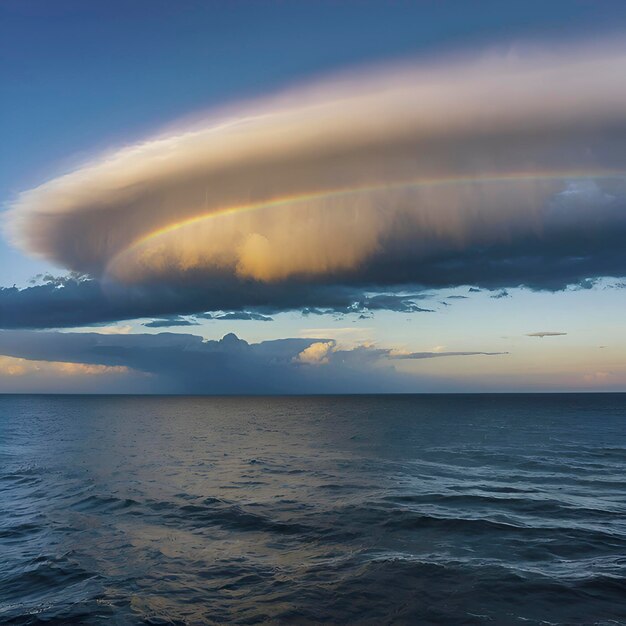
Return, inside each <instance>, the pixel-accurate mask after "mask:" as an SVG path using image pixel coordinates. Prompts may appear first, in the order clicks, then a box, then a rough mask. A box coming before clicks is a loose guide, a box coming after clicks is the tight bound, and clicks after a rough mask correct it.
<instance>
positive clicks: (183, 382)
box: [0, 330, 495, 394]
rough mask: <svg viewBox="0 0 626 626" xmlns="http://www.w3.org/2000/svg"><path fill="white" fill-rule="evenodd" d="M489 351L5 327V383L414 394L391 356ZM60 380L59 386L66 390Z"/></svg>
mask: <svg viewBox="0 0 626 626" xmlns="http://www.w3.org/2000/svg"><path fill="white" fill-rule="evenodd" d="M487 354H495V353H481V352H472V353H466V352H449V353H410V354H398V353H394V352H392V351H391V350H388V349H383V348H375V347H371V346H359V347H357V348H353V349H339V348H338V347H337V344H336V342H335V341H333V340H331V339H328V340H325V341H320V340H319V339H307V338H290V339H279V340H275V341H264V342H261V343H257V344H250V343H248V342H246V341H244V340H242V339H239V338H238V337H236V336H235V335H234V334H228V335H226V336H224V337H223V338H222V339H221V340H219V341H206V340H203V339H202V337H198V336H195V335H188V334H175V333H160V334H156V335H147V334H145V335H103V334H98V333H60V332H50V331H25V330H21V331H6V330H5V331H0V355H2V356H0V388H4V389H8V390H10V389H11V387H10V385H11V381H9V382H7V380H6V379H8V377H11V378H12V379H14V378H15V377H19V376H22V375H25V374H27V373H29V372H31V373H32V371H33V369H34V370H35V371H37V372H39V373H44V374H45V373H46V372H48V374H51V373H52V374H59V373H60V374H62V375H63V376H64V377H65V378H68V377H69V378H71V374H76V375H77V376H82V377H83V378H84V377H85V376H91V377H92V378H93V377H94V376H96V375H97V376H99V377H100V378H101V377H102V376H104V375H109V376H111V375H115V376H117V377H119V376H120V374H121V373H123V372H128V373H129V376H130V377H131V378H130V383H128V381H126V383H125V390H127V391H132V390H133V387H132V384H135V385H137V384H140V385H141V387H140V389H141V390H142V391H152V392H156V393H215V394H220V393H332V392H337V393H343V392H351V393H356V392H368V391H369V392H384V391H412V390H415V388H416V384H417V382H418V381H417V380H416V379H415V377H413V376H409V375H407V374H403V373H401V372H399V371H397V370H396V369H395V368H394V367H393V362H394V360H396V359H424V358H430V357H444V356H448V357H455V356H465V355H476V356H479V355H487ZM42 364H43V365H42ZM3 368H4V370H3ZM11 368H12V369H11ZM16 368H17V369H16ZM29 368H30V369H29ZM138 375H140V376H141V377H142V378H140V379H138V378H137V376H138ZM3 377H4V378H3ZM133 377H134V378H133ZM55 380H57V379H56V378H55ZM137 381H139V382H137ZM122 383H124V381H122ZM58 384H59V387H58V389H64V387H63V385H62V384H61V383H60V382H59V383H58ZM129 384H131V386H130V387H129ZM58 389H57V390H58Z"/></svg>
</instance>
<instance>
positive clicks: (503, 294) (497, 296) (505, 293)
mask: <svg viewBox="0 0 626 626" xmlns="http://www.w3.org/2000/svg"><path fill="white" fill-rule="evenodd" d="M489 297H490V298H494V299H496V300H499V299H500V298H510V297H511V296H510V294H509V292H508V291H507V290H506V289H502V290H501V291H499V292H498V293H494V294H493V295H492V296H489Z"/></svg>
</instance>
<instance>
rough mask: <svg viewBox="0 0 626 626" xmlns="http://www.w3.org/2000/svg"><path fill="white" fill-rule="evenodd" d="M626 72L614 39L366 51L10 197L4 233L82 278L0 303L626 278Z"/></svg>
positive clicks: (299, 299) (274, 301) (330, 295)
mask: <svg viewBox="0 0 626 626" xmlns="http://www.w3.org/2000/svg"><path fill="white" fill-rule="evenodd" d="M625 71H626V46H625V45H624V44H623V42H621V41H617V42H616V43H603V44H602V43H598V42H592V43H591V44H588V45H584V46H578V47H574V48H566V47H561V48H555V49H553V50H551V51H546V50H543V51H542V50H538V49H531V48H527V49H523V48H518V49H517V50H516V53H515V54H511V53H510V51H507V53H506V54H499V53H497V52H491V53H489V54H482V55H474V56H471V55H466V56H464V57H459V58H454V59H443V60H441V61H439V62H435V61H431V62H429V63H427V64H421V65H416V64H405V65H398V66H392V67H386V68H378V69H374V70H369V71H367V72H365V71H364V72H354V73H352V74H350V75H344V76H339V77H334V78H331V79H328V80H326V81H325V82H320V83H318V84H313V85H308V86H303V87H300V88H297V89H294V90H291V91H287V92H285V93H282V94H279V95H276V96H274V97H271V98H266V99H264V100H261V101H257V102H253V103H249V104H247V105H242V106H239V107H231V108H230V109H229V110H224V111H221V112H217V113H215V114H213V115H211V116H207V117H206V118H205V119H204V120H203V121H202V122H198V123H196V124H194V125H192V126H188V127H185V128H180V129H178V130H176V131H174V132H171V133H169V134H167V135H163V136H157V137H154V138H151V139H148V140H146V141H144V142H142V143H138V144H135V145H131V146H128V147H125V148H123V149H121V150H118V151H116V152H111V153H110V154H105V155H103V156H101V157H99V158H96V159H94V160H93V161H91V162H90V163H87V164H86V165H85V166H84V167H82V168H80V169H77V170H76V171H73V172H70V173H68V174H66V175H64V176H60V177H58V178H56V179H53V180H51V181H48V182H46V183H44V184H43V185H41V186H39V187H37V188H35V189H31V190H28V191H25V192H24V193H22V194H20V195H19V196H18V197H17V198H16V200H15V201H14V202H13V203H12V205H11V208H10V211H9V213H8V229H9V232H10V234H11V237H12V239H13V241H14V242H15V243H16V244H17V245H19V246H20V247H21V248H22V249H24V250H26V251H28V252H30V253H32V254H35V255H39V256H42V257H44V258H45V259H47V260H49V261H51V262H52V263H54V264H56V265H59V266H61V267H64V268H66V269H69V270H72V271H75V272H78V273H80V274H85V275H88V276H89V277H91V278H92V279H93V281H87V282H79V283H78V285H79V286H78V287H76V288H74V289H73V291H72V293H71V294H70V293H65V294H60V293H59V292H57V291H54V290H53V287H54V285H52V284H51V283H49V284H47V285H37V286H33V287H31V288H30V289H32V290H37V289H38V290H39V291H27V290H24V291H23V292H19V293H13V292H8V291H6V290H5V291H4V292H2V293H1V294H0V302H1V304H0V318H4V319H7V318H10V317H11V315H12V314H15V317H16V319H19V318H20V317H22V313H23V308H22V305H25V306H35V304H34V303H35V302H41V301H43V302H46V303H47V302H48V300H53V301H54V302H52V303H51V307H50V308H51V309H52V310H53V313H52V316H53V317H57V318H58V317H62V316H60V315H59V314H58V313H57V314H55V313H54V310H57V311H58V310H59V307H61V308H62V307H66V308H69V307H70V306H71V302H70V301H71V300H72V297H74V298H76V299H77V301H79V303H80V304H81V305H83V308H81V309H80V312H84V315H80V314H78V313H77V314H75V317H77V318H79V317H82V318H85V319H87V318H93V319H95V320H97V321H107V320H113V319H127V318H129V317H131V316H132V315H134V314H135V313H136V312H137V313H139V314H141V315H143V316H145V317H151V316H154V317H161V316H164V315H174V314H178V315H186V314H192V313H199V312H207V311H208V312H215V311H242V310H245V311H253V312H255V313H260V314H268V313H269V314H271V313H273V312H277V311H281V310H290V309H294V308H308V309H309V310H311V311H314V310H322V309H324V308H328V309H333V310H338V311H339V312H341V311H340V309H341V308H342V307H344V308H345V309H346V310H347V311H348V312H350V310H351V309H350V307H352V306H353V303H354V302H358V301H362V300H363V299H365V298H366V297H367V298H369V303H370V304H371V305H372V307H374V308H390V307H398V306H399V304H400V303H401V300H400V299H399V292H400V291H401V290H402V289H404V290H405V291H406V290H407V289H408V290H412V292H413V293H415V287H414V286H419V287H420V288H444V287H446V288H448V287H454V286H459V285H474V286H475V287H476V288H487V289H506V288H507V287H514V286H527V287H531V288H536V289H561V288H563V287H565V286H567V285H569V284H581V285H591V284H592V281H591V282H589V279H594V278H595V277H599V276H613V277H622V276H624V275H626V251H625V248H624V246H623V241H624V237H625V236H626V175H625V174H624V172H625V171H626V168H625V166H626V150H624V145H626V141H625V140H626V109H625V108H624V101H625V99H626V85H625V84H624V81H623V80H622V76H623V75H624V72H625ZM91 282H93V284H91ZM79 291H80V294H79V293H78V292H79ZM24 292H26V293H24ZM87 292H89V295H87ZM377 294H379V295H377ZM389 294H390V295H389ZM39 297H41V298H39ZM83 297H85V298H86V299H87V300H90V299H91V300H90V302H87V301H86V300H83V299H82V298H83ZM376 298H379V301H376ZM18 300H19V302H20V303H21V304H20V305H18V304H17V302H18ZM62 301H65V304H60V303H61V302H62ZM403 306H404V308H403V309H402V310H403V312H407V313H413V312H420V311H422V310H423V309H422V308H421V307H420V306H419V305H418V304H417V303H416V302H415V301H414V300H413V301H412V302H411V303H410V302H409V301H408V300H407V301H405V302H404V304H403ZM262 307H265V310H261V309H262ZM370 308H371V307H370ZM392 310H399V309H397V308H395V309H392ZM98 312H99V313H98ZM30 316H31V317H33V316H36V314H34V313H31V314H30ZM25 317H28V315H25ZM10 323H11V322H10ZM12 324H13V325H14V326H15V325H17V324H18V322H17V321H13V322H12ZM66 324H67V321H65V322H64V321H63V320H61V319H60V320H59V325H66ZM24 325H26V324H24ZM32 325H33V326H38V327H42V326H44V324H43V323H42V322H41V321H37V322H32ZM47 325H48V326H50V325H51V324H49V323H48V324H47Z"/></svg>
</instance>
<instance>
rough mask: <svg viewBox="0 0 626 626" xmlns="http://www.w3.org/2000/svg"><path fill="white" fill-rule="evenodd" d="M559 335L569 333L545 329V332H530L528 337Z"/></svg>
mask: <svg viewBox="0 0 626 626" xmlns="http://www.w3.org/2000/svg"><path fill="white" fill-rule="evenodd" d="M559 335H567V333H561V332H553V331H543V332H538V333H528V334H527V335H526V336H527V337H541V338H542V339H543V338H544V337H557V336H559Z"/></svg>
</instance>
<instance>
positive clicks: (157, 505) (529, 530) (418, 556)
mask: <svg viewBox="0 0 626 626" xmlns="http://www.w3.org/2000/svg"><path fill="white" fill-rule="evenodd" d="M625 481H626V395H556V396H515V395H512V396H511V395H506V396H490V395H484V396H395V397H389V396H387V397H380V396H379V397H321V398H243V399H242V398H195V397H189V398H154V397H153V398H146V397H108V398H107V397H45V396H40V397H35V396H30V397H28V396H22V397H19V396H16V397H9V396H4V397H0V505H1V506H0V623H3V624H14V623H15V624H34V623H40V622H45V623H49V624H50V623H51V624H57V623H58V624H70V623H78V624H137V623H139V624H141V623H150V624H170V623H171V624H212V623H232V622H234V623H242V624H252V623H259V622H262V623H263V622H269V623H277V624H283V623H284V624H313V623H322V624H332V623H338V624H345V623H350V624H352V623H357V624H367V623H371V624H391V623H394V624H396V623H397V624H404V623H406V624H416V623H417V624H431V623H432V624H442V623H450V624H479V623H489V622H490V623H493V624H539V623H564V624H582V623H600V624H615V623H626V573H625V569H626V487H625Z"/></svg>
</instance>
